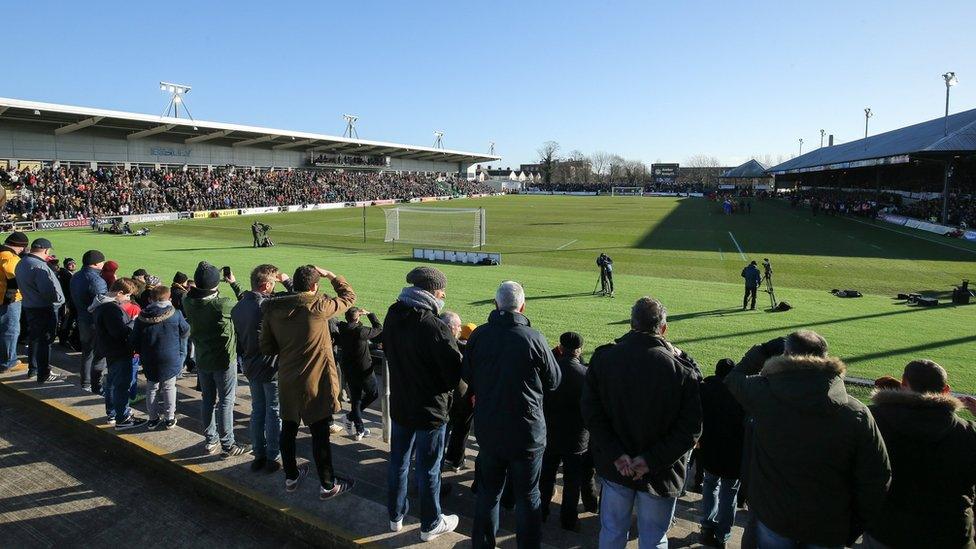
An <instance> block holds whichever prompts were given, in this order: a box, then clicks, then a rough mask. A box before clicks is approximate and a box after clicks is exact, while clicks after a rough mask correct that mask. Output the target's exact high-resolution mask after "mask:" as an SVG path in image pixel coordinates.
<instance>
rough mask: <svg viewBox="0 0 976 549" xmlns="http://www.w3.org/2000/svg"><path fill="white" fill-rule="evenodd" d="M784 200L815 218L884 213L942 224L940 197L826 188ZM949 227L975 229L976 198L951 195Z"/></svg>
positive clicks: (794, 193) (798, 192)
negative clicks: (928, 197) (808, 209)
mask: <svg viewBox="0 0 976 549" xmlns="http://www.w3.org/2000/svg"><path fill="white" fill-rule="evenodd" d="M783 196H784V197H785V198H786V199H788V200H789V201H790V204H791V205H792V206H793V207H794V208H797V207H806V208H810V209H811V210H812V211H813V212H814V214H818V213H823V214H826V215H836V214H844V215H856V216H861V217H874V216H876V215H878V213H881V212H885V213H893V214H899V215H904V216H906V217H912V218H915V219H921V220H924V221H929V222H932V223H942V198H941V197H937V198H931V199H921V200H910V199H906V198H905V197H904V196H902V195H900V194H897V193H889V192H882V193H878V192H877V191H874V190H850V189H824V188H811V189H799V190H793V191H789V192H788V193H786V194H785V195H783ZM947 224H948V225H951V226H953V227H960V228H963V229H965V228H969V227H974V226H976V198H974V197H973V196H972V195H959V194H953V195H951V196H950V197H949V219H948V223H947Z"/></svg>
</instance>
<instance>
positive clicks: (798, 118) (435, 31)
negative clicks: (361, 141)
mask: <svg viewBox="0 0 976 549" xmlns="http://www.w3.org/2000/svg"><path fill="white" fill-rule="evenodd" d="M169 6H172V7H169ZM974 16H976V3H974V2H973V1H972V0H960V1H948V0H946V1H940V2H936V3H932V4H922V3H919V2H917V1H915V2H909V1H901V0H897V1H896V0H891V1H870V2H869V1H859V2H849V1H847V2H839V1H822V2H802V3H800V2H783V1H764V2H726V1H712V2H703V1H687V2H650V1H628V2H616V3H611V2H595V1H586V2H582V1H559V2H556V1H551V2H548V1H547V2H541V1H538V2H536V1H525V0H520V1H519V0H515V1H509V0H493V1H490V2H466V1H462V2H459V1H456V0H455V1H443V2H434V1H426V2H424V1H421V2H413V1H397V2H394V1H390V2H365V1H361V2H338V1H316V2H250V1H238V2H222V3H217V2H212V3H211V2H154V3H143V2H131V1H130V2H72V1H65V2H46V1H40V0H35V1H32V2H27V1H20V2H13V3H8V5H7V6H5V7H4V14H3V19H4V20H5V21H6V24H4V30H3V35H2V37H0V44H2V46H0V51H2V52H3V60H4V62H3V77H2V78H0V96H5V97H15V98H21V99H31V100H40V101H50V102H56V103H67V104H75V105H82V106H92V107H101V108H111V109H120V110H132V111H136V112H147V113H160V112H162V111H163V108H164V107H165V104H166V97H165V96H164V94H163V93H162V92H160V91H159V88H158V86H157V82H158V81H159V80H160V79H164V80H171V81H176V82H185V83H189V84H191V85H193V91H192V92H191V94H190V95H189V96H188V101H187V103H188V105H189V106H190V109H191V112H192V113H193V115H194V116H195V117H196V118H199V119H205V120H214V121H221V122H235V123H244V124H255V125H267V126H271V127H278V128H286V129H294V130H306V131H317V132H323V133H332V134H341V133H342V131H343V127H344V123H343V120H342V118H341V115H342V114H343V113H354V114H357V115H359V116H360V122H359V126H358V127H359V134H360V136H361V137H363V138H370V139H379V140H388V141H396V142H405V143H412V144H419V145H430V144H431V143H432V142H433V135H432V132H433V130H435V129H442V130H444V131H445V132H446V134H445V137H444V143H445V146H446V147H448V148H453V149H463V150H471V151H487V148H488V141H489V140H494V141H496V143H497V146H496V150H497V152H498V153H499V154H500V155H502V156H503V157H504V159H503V161H502V162H501V164H503V165H511V166H515V165H517V164H518V163H520V162H529V161H533V160H535V158H536V153H535V151H536V149H537V148H538V147H539V145H540V144H541V143H542V142H543V141H546V140H550V139H551V140H555V141H558V142H559V143H560V144H561V145H562V148H563V151H564V152H568V151H570V150H571V149H580V150H582V151H584V152H586V153H589V152H591V151H594V150H605V151H608V152H615V153H618V154H621V155H623V156H625V157H628V158H637V159H641V160H644V161H646V162H653V161H656V160H663V161H678V162H681V161H684V160H685V159H687V158H688V157H689V156H691V155H693V154H709V155H714V156H716V157H718V158H719V159H721V160H723V161H724V162H726V163H733V162H737V161H741V160H744V159H745V158H747V157H749V156H751V155H754V154H772V155H778V154H784V155H789V154H794V153H795V152H796V151H797V139H798V138H801V137H802V138H803V139H804V141H805V144H804V150H809V149H810V147H811V146H816V145H818V144H819V141H820V135H819V129H820V128H824V129H826V130H827V131H828V132H830V133H834V134H836V136H837V139H838V140H840V141H850V140H852V139H856V138H858V137H859V136H860V135H861V134H862V133H863V131H864V115H863V108H864V107H866V106H870V107H871V108H872V109H873V110H874V112H875V116H874V118H872V119H871V132H872V133H876V132H879V131H884V130H889V129H894V128H897V127H900V126H903V125H905V124H909V123H913V122H919V121H922V120H926V119H929V118H934V117H937V116H941V114H942V111H943V108H944V105H943V101H944V93H945V86H944V84H943V81H942V78H941V76H940V75H941V74H942V73H943V72H945V71H947V70H954V71H956V73H957V74H958V76H959V80H960V85H959V86H956V87H955V88H953V90H952V107H951V110H952V112H956V111H960V110H966V109H971V108H976V55H973V54H974V52H976V32H973V27H972V25H973V21H974V20H976V17H974ZM0 123H2V122H0Z"/></svg>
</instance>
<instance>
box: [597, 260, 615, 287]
mask: <svg viewBox="0 0 976 549" xmlns="http://www.w3.org/2000/svg"><path fill="white" fill-rule="evenodd" d="M596 264H597V265H598V266H599V267H600V287H601V288H602V294H603V295H608V296H610V297H613V259H611V258H610V256H609V255H607V254H606V253H601V254H600V257H598V258H596Z"/></svg>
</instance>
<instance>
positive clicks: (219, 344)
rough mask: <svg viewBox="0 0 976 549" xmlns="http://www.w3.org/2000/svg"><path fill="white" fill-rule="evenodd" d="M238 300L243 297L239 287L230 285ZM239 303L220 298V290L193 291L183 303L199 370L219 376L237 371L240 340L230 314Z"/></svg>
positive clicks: (234, 284) (195, 289)
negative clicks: (218, 374)
mask: <svg viewBox="0 0 976 549" xmlns="http://www.w3.org/2000/svg"><path fill="white" fill-rule="evenodd" d="M230 287H231V289H233V290H234V295H235V296H240V295H241V287H240V286H238V285H237V283H236V282H235V283H233V284H231V285H230ZM235 302H236V299H231V298H229V297H226V296H222V295H220V293H219V292H217V291H216V290H213V291H207V290H201V289H199V288H192V289H191V290H190V291H189V293H187V295H186V297H185V298H184V300H183V309H184V310H185V311H186V319H187V321H188V322H189V323H190V339H191V340H193V346H194V349H195V351H194V353H195V355H196V363H197V368H199V369H200V371H203V372H219V371H221V370H226V369H228V368H236V367H237V339H236V338H235V336H234V324H233V322H231V319H230V312H231V310H232V309H233V308H234V303H235Z"/></svg>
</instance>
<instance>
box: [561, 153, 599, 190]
mask: <svg viewBox="0 0 976 549" xmlns="http://www.w3.org/2000/svg"><path fill="white" fill-rule="evenodd" d="M566 161H567V162H569V164H570V166H571V169H570V175H571V178H572V180H573V182H574V183H581V184H583V185H585V184H587V183H589V182H590V177H591V176H592V175H593V171H592V168H593V167H592V165H591V162H590V159H589V158H587V157H586V155H585V154H583V151H581V150H579V149H573V150H572V151H570V153H569V157H568V158H566Z"/></svg>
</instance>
